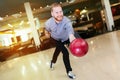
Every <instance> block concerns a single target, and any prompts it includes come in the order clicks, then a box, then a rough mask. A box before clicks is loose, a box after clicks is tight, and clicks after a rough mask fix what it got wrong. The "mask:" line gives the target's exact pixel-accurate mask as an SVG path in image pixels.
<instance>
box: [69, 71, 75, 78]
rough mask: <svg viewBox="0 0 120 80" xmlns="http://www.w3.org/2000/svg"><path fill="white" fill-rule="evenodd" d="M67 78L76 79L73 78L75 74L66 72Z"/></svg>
mask: <svg viewBox="0 0 120 80" xmlns="http://www.w3.org/2000/svg"><path fill="white" fill-rule="evenodd" d="M68 77H69V78H70V79H75V78H76V77H75V74H73V73H72V71H69V72H68Z"/></svg>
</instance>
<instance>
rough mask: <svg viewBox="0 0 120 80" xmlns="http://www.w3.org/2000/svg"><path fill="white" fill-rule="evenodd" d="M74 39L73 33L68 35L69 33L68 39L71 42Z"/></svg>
mask: <svg viewBox="0 0 120 80" xmlns="http://www.w3.org/2000/svg"><path fill="white" fill-rule="evenodd" d="M74 39H76V38H75V36H74V35H73V34H70V35H69V40H70V42H72V41H73V40H74Z"/></svg>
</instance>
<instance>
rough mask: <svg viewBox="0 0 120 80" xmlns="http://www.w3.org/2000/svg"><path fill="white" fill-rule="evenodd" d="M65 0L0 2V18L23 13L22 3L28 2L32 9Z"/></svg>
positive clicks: (14, 0) (7, 0)
mask: <svg viewBox="0 0 120 80" xmlns="http://www.w3.org/2000/svg"><path fill="white" fill-rule="evenodd" d="M65 1H66V0H1V1H0V16H5V15H11V14H13V13H18V12H20V11H25V9H24V3H25V2H30V4H31V7H32V8H40V7H45V6H46V5H50V4H51V3H53V2H65Z"/></svg>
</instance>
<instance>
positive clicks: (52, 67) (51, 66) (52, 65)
mask: <svg viewBox="0 0 120 80" xmlns="http://www.w3.org/2000/svg"><path fill="white" fill-rule="evenodd" d="M54 64H55V63H53V62H52V61H50V69H51V70H53V69H54Z"/></svg>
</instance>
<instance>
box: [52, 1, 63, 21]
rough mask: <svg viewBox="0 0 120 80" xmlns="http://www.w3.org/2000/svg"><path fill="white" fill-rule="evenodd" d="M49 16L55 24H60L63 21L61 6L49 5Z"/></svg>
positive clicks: (56, 4)
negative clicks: (53, 19)
mask: <svg viewBox="0 0 120 80" xmlns="http://www.w3.org/2000/svg"><path fill="white" fill-rule="evenodd" d="M51 15H52V16H53V17H54V18H55V21H56V22H60V21H62V19H63V10H62V6H61V4H58V3H53V4H52V5H51Z"/></svg>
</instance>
